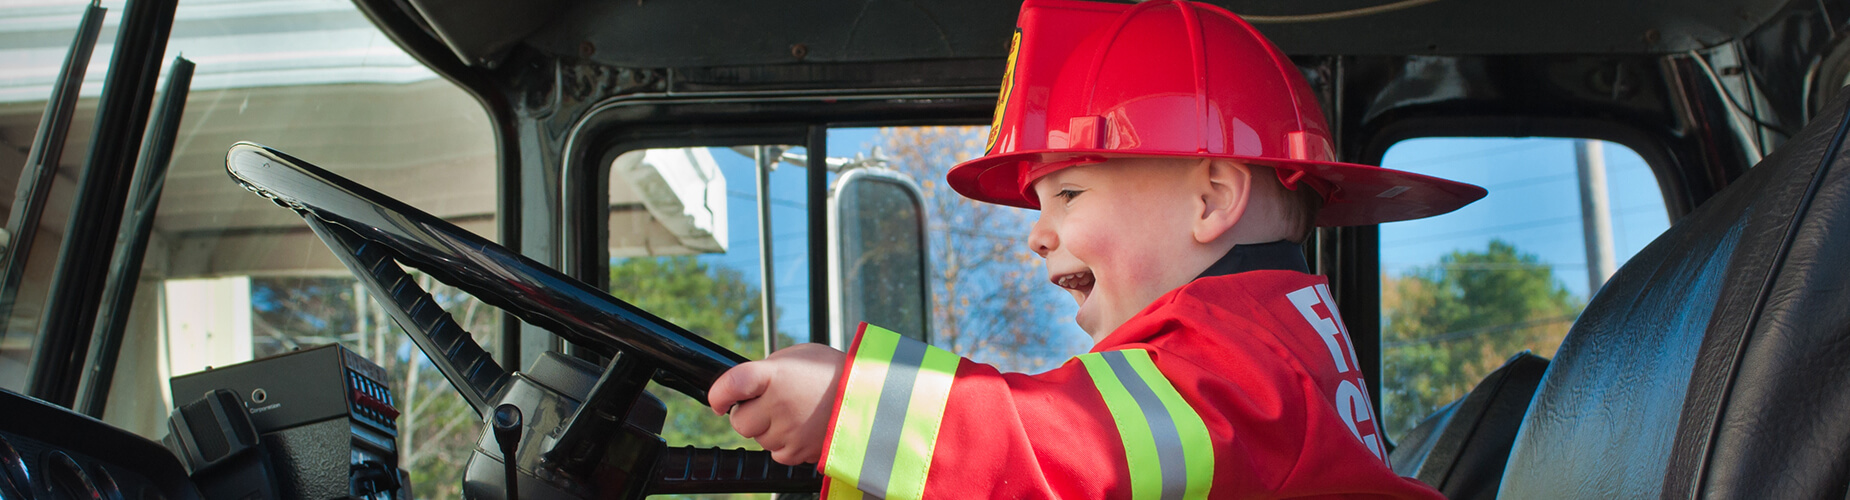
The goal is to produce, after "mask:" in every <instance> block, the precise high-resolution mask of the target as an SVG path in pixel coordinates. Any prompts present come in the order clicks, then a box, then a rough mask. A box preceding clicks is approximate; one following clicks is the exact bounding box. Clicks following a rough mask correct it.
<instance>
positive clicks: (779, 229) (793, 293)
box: [705, 128, 1669, 336]
mask: <svg viewBox="0 0 1850 500" xmlns="http://www.w3.org/2000/svg"><path fill="white" fill-rule="evenodd" d="M876 134H877V130H876V129H870V128H861V129H834V130H831V131H830V135H829V155H830V156H834V157H851V156H854V154H855V153H857V152H862V153H864V152H866V151H867V148H868V146H869V145H871V144H873V143H874V142H875V139H876V138H877V137H876ZM1604 146H1605V157H1606V168H1607V178H1608V180H1609V182H1608V190H1609V196H1610V199H1611V200H1610V205H1611V210H1612V215H1613V221H1612V227H1613V235H1614V245H1613V246H1614V253H1615V254H1616V256H1617V257H1618V261H1619V262H1620V264H1623V263H1624V261H1625V260H1626V259H1627V258H1629V257H1630V256H1631V255H1633V254H1635V253H1637V252H1638V250H1639V249H1641V248H1643V247H1644V245H1645V244H1647V243H1649V242H1650V241H1651V240H1652V239H1653V238H1655V237H1656V236H1657V235H1658V234H1659V233H1661V232H1663V231H1664V229H1665V228H1667V227H1668V226H1669V220H1668V218H1667V216H1666V215H1665V210H1664V203H1663V196H1662V194H1661V192H1660V191H1659V190H1658V186H1657V181H1656V180H1655V179H1654V178H1653V177H1652V176H1651V173H1650V171H1649V169H1648V168H1647V167H1646V166H1645V164H1644V161H1643V159H1641V158H1640V157H1639V156H1638V155H1637V154H1636V153H1633V152H1632V151H1631V150H1629V149H1626V148H1625V147H1624V146H1620V145H1618V144H1614V143H1605V145H1604ZM797 151H799V152H801V151H802V150H801V149H800V148H799V149H798V150H797ZM713 157H714V159H715V160H716V161H717V162H718V163H719V165H720V169H721V171H722V173H723V174H724V175H725V177H726V183H727V191H728V193H729V199H728V211H729V212H730V213H729V217H730V219H729V220H728V227H729V230H730V232H731V235H730V238H731V239H730V245H729V249H728V250H729V251H728V252H727V253H726V254H717V255H708V256H706V257H705V259H707V260H709V261H710V262H714V263H716V264H719V265H723V266H726V267H730V268H733V269H737V270H739V271H741V272H742V274H744V275H745V277H746V279H747V280H748V281H750V282H751V283H752V284H753V285H754V286H757V285H758V284H759V277H758V273H759V270H758V253H757V252H758V250H757V249H758V225H757V205H756V200H755V196H756V194H755V193H756V186H755V184H754V182H755V180H754V179H755V177H754V173H753V162H752V160H751V159H750V158H747V157H746V156H743V155H740V154H738V153H734V152H732V151H730V150H725V149H715V150H714V151H713ZM1382 163H1383V164H1384V166H1387V167H1390V168H1399V169H1404V170H1410V171H1414V172H1419V173H1423V174H1428V175H1435V176H1439V177H1444V178H1448V179H1454V180H1458V181H1463V182H1470V183H1473V184H1477V185H1480V186H1484V187H1485V188H1486V189H1488V190H1489V191H1490V194H1489V196H1487V197H1486V198H1485V199H1483V200H1481V201H1478V202H1477V203H1474V204H1472V205H1470V206H1467V207H1465V208H1463V209H1461V210H1459V211H1457V212H1453V213H1451V214H1446V215H1442V216H1439V217H1433V218H1429V219H1422V220H1418V221H1409V222H1400V223H1393V224H1386V225H1383V226H1382V229H1381V241H1382V248H1381V260H1382V269H1383V271H1384V272H1387V273H1389V274H1394V275H1400V274H1405V273H1407V272H1409V271H1411V270H1413V269H1415V268H1417V267H1419V266H1426V265H1432V264H1434V263H1436V262H1438V260H1439V257H1440V256H1443V255H1445V254H1447V253H1449V252H1452V251H1455V250H1479V251H1481V250H1483V249H1485V248H1486V247H1488V244H1489V241H1490V239H1491V238H1502V239H1503V240H1505V241H1508V242H1510V243H1512V244H1514V245H1515V246H1516V248H1518V249H1519V250H1522V251H1525V252H1528V253H1533V254H1535V255H1536V256H1538V257H1539V258H1540V260H1541V261H1542V262H1544V263H1547V264H1549V265H1551V266H1553V268H1554V269H1555V273H1556V277H1557V278H1558V279H1559V281H1560V282H1561V284H1562V285H1563V286H1565V287H1566V288H1567V289H1568V290H1569V291H1570V292H1572V293H1574V294H1575V295H1577V296H1580V297H1586V295H1587V288H1588V284H1587V278H1586V273H1587V265H1586V250H1585V247H1584V238H1583V235H1582V232H1581V229H1580V224H1581V219H1580V199H1579V191H1578V187H1577V184H1576V175H1575V163H1574V148H1573V141H1572V140H1568V139H1553V138H1468V139H1460V138H1427V139H1414V140H1410V141H1405V142H1402V143H1399V144H1396V145H1395V146H1394V147H1392V148H1390V149H1389V150H1388V152H1387V155H1386V156H1385V157H1384V158H1383V161H1382ZM804 175H805V173H804V169H803V168H800V167H794V166H790V165H780V166H779V167H778V168H777V169H776V170H775V171H774V172H773V173H772V175H771V193H772V206H771V212H772V217H771V219H772V232H773V236H772V245H773V247H772V248H773V255H774V257H773V264H774V272H775V274H774V281H775V285H776V295H775V297H776V301H777V305H778V309H779V310H780V312H781V314H780V315H779V316H778V317H777V324H778V328H779V330H781V331H783V332H785V333H791V334H797V335H799V336H800V335H801V334H802V333H803V332H806V331H807V328H808V325H809V323H810V319H811V318H810V317H809V301H810V297H809V296H808V290H809V260H808V240H809V231H808V226H807V224H806V223H805V217H806V214H807V213H808V207H807V202H806V200H805V199H804V196H803V189H804ZM1051 299H1061V300H1064V297H1051ZM1051 299H1050V300H1051ZM1069 323H1070V322H1069ZM1065 326H1070V325H1065Z"/></svg>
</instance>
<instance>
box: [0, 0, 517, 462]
mask: <svg viewBox="0 0 1850 500" xmlns="http://www.w3.org/2000/svg"><path fill="white" fill-rule="evenodd" d="M85 3H87V2H83V1H63V2H38V3H32V4H29V5H19V4H13V5H7V6H0V31H4V32H6V35H8V36H6V37H4V38H0V40H5V41H6V43H7V44H8V45H6V46H3V47H0V68H6V71H4V72H0V127H4V128H3V129H0V136H3V137H6V138H8V140H9V141H11V142H14V143H17V144H21V145H23V144H25V143H27V142H29V141H30V138H31V137H32V133H33V131H34V129H35V128H36V127H37V122H38V116H39V114H40V113H42V112H43V110H44V107H45V99H46V97H47V95H49V93H50V92H49V89H50V86H51V84H52V81H53V80H54V79H55V77H56V75H57V67H58V65H59V64H60V63H61V62H62V60H63V54H64V52H65V51H66V50H67V48H68V46H69V44H70V40H71V34H72V31H73V30H74V29H75V27H76V25H77V19H78V16H79V14H80V13H81V12H82V9H83V6H84V4H85ZM103 6H104V7H106V8H108V9H110V10H109V14H110V15H109V17H108V18H107V19H106V21H105V28H104V29H105V33H106V34H105V36H104V37H103V39H102V41H100V42H99V46H98V47H97V49H96V54H95V56H94V57H93V58H92V61H91V64H90V69H89V71H88V72H87V76H86V79H85V80H86V84H85V86H84V90H83V93H82V97H83V99H82V101H80V103H79V109H81V110H87V112H90V113H93V109H94V107H95V106H96V100H97V96H98V95H99V94H100V91H101V85H100V83H101V81H102V79H103V77H104V76H105V74H106V67H107V64H108V62H109V54H110V51H111V50H112V48H113V47H112V46H111V45H112V44H111V43H110V42H111V40H112V39H113V35H112V34H109V32H110V31H112V30H113V29H114V27H115V26H117V24H119V20H120V13H121V12H122V10H123V5H122V2H120V1H117V2H107V1H106V2H103ZM176 55H184V57H186V58H187V59H190V60H192V61H193V62H195V63H196V64H197V65H198V66H197V71H196V73H195V76H194V78H193V83H192V91H191V94H190V95H189V96H188V98H187V106H186V112H185V114H184V116H183V118H182V121H181V130H180V134H179V138H178V141H177V142H176V144H175V147H174V153H173V160H172V166H171V169H170V171H169V173H168V174H167V178H166V186H165V189H164V193H163V195H162V197H161V200H160V207H159V212H158V214H157V216H156V218H155V222H154V231H153V235H152V237H151V240H150V244H149V248H148V251H147V257H146V260H145V262H144V265H143V269H142V275H141V280H140V286H139V287H138V288H137V289H136V291H135V292H136V293H135V302H134V307H133V312H132V313H131V315H130V316H131V318H130V322H129V325H128V328H127V330H126V332H125V335H124V343H123V347H122V349H121V357H120V360H119V361H118V363H117V369H116V372H115V377H114V381H113V383H112V385H111V391H110V393H109V401H108V403H109V404H108V405H107V407H106V412H105V414H104V415H103V419H104V420H105V421H106V422H108V423H111V424H114V425H117V426H119V427H123V428H126V429H129V430H132V431H134V432H137V433H139V434H141V435H143V436H146V437H149V438H152V439H158V438H159V437H160V436H161V435H162V434H165V433H166V420H167V415H168V411H169V410H168V409H170V408H173V406H174V403H175V399H176V398H178V399H186V400H190V399H191V398H196V397H198V395H196V394H194V395H173V394H169V393H168V384H167V380H168V378H169V377H172V376H175V375H182V374H186V373H192V372H197V371H200V370H203V369H206V368H207V367H211V366H224V365H228V364H232V363H237V362H240V361H247V360H251V359H254V358H260V357H264V356H269V355H272V354H278V353H283V352H288V351H291V350H294V349H297V348H306V347H313V346H317V345H322V344H328V343H340V344H343V345H346V346H347V347H348V348H349V349H352V350H353V351H354V352H356V353H359V354H361V355H363V356H365V357H367V358H368V359H370V360H372V361H373V362H375V363H378V364H379V365H381V366H382V367H384V368H385V369H386V372H387V378H389V379H390V380H389V385H390V386H391V389H392V391H393V392H394V393H395V394H396V395H397V396H398V400H399V401H400V402H401V403H400V405H399V406H400V408H401V409H402V411H403V415H402V416H401V417H400V419H399V422H400V423H401V426H400V428H399V433H400V438H399V443H400V446H401V456H400V467H402V468H404V469H405V470H407V471H409V472H410V473H411V476H412V481H413V483H414V484H417V485H419V486H418V489H417V493H418V494H419V495H427V496H428V497H429V498H456V497H459V496H460V495H461V493H460V490H459V489H458V488H459V487H460V484H461V470H462V466H463V463H464V461H465V460H467V459H468V456H469V453H468V450H469V449H470V447H471V446H472V445H473V440H474V439H475V438H476V437H477V436H478V434H477V432H478V428H477V423H478V422H479V419H478V418H477V417H476V416H475V415H474V413H473V412H472V411H470V410H469V408H468V406H467V405H466V404H465V403H464V402H463V400H462V399H461V398H460V397H459V396H458V395H457V394H456V392H455V391H454V390H453V389H452V388H450V386H449V383H448V382H447V381H445V380H444V379H443V378H442V376H441V375H439V374H438V373H437V372H436V371H435V370H434V369H432V368H431V367H430V365H429V364H428V362H426V361H425V358H424V356H423V354H422V353H421V352H418V351H417V350H416V349H415V348H414V347H413V346H412V344H411V343H410V341H409V340H407V339H406V337H405V336H404V335H403V334H402V333H399V332H398V330H397V326H396V325H394V324H393V323H392V322H391V321H389V320H387V319H386V317H385V314H384V312H383V311H382V310H380V309H379V308H378V306H376V305H375V304H373V303H372V302H371V301H370V300H369V299H368V298H366V296H365V295H364V294H363V293H362V292H361V291H360V289H359V288H358V287H357V285H356V283H355V281H354V280H353V278H351V277H349V276H348V274H347V272H346V270H345V269H344V268H342V267H341V266H340V264H339V263H338V262H336V261H335V260H334V259H333V257H332V255H331V254H329V253H328V250H327V248H326V247H325V246H323V245H322V244H321V242H320V241H319V240H317V239H316V238H315V237H314V235H313V234H311V233H310V232H309V230H308V228H307V226H305V225H303V223H302V221H301V219H300V218H299V217H298V216H296V215H295V214H294V213H292V212H290V211H288V210H283V209H280V208H277V207H276V206H274V205H271V204H270V203H269V202H268V201H267V200H264V199H262V198H260V197H257V196H252V195H251V194H250V193H248V192H245V191H244V190H243V189H242V188H240V187H238V186H237V185H236V184H234V183H232V182H231V181H230V179H229V178H227V177H226V175H225V171H224V158H225V151H226V148H227V147H228V146H230V145H231V144H232V143H233V142H236V141H254V142H258V143H262V144H265V145H268V146H271V147H275V148H278V149H281V150H284V151H287V152H289V153H290V154H293V155H296V156H298V157H301V158H304V159H308V160H310V161H313V162H316V163H317V164H319V165H322V166H324V167H326V168H328V169H330V170H333V171H335V172H337V173H339V174H341V175H343V176H347V177H349V178H351V179H353V180H355V181H358V182H360V183H362V184H365V185H367V186H370V187H372V188H373V189H376V190H378V191H381V192H383V193H386V194H387V195H389V196H392V197H395V198H398V199H400V200H403V201H405V202H406V203H409V204H411V205H413V206H417V207H419V208H421V209H423V210H425V211H428V212H431V213H433V214H435V215H437V216H439V217H443V218H444V219H446V220H449V221H450V222H452V223H455V224H457V225H460V226H462V227H464V228H466V229H468V230H470V231H473V232H475V233H476V234H479V235H481V236H484V237H487V238H489V239H491V240H492V239H495V237H496V232H495V220H496V212H495V192H496V190H495V147H494V137H493V134H492V131H491V129H490V123H489V120H488V117H487V115H486V113H484V112H483V111H482V108H481V106H480V105H479V104H478V103H477V102H476V101H475V100H474V99H473V98H471V97H470V96H468V95H467V94H465V93H464V92H462V91H461V90H460V89H458V88H456V87H455V86H454V85H453V84H451V83H449V82H447V81H444V80H442V79H440V78H438V77H437V75H436V74H435V73H432V72H431V71H430V70H429V69H427V68H425V67H424V66H423V65H422V64H420V63H418V62H417V61H416V60H414V59H412V58H411V57H410V56H408V55H406V54H405V53H404V52H403V51H401V50H399V49H398V47H397V46H395V45H394V44H393V43H392V41H391V40H390V39H388V38H387V37H386V36H385V35H384V34H382V33H380V32H379V31H378V29H377V28H374V27H373V25H372V23H371V22H369V21H368V20H367V19H366V17H365V16H363V15H362V14H361V13H360V12H359V11H358V10H356V9H355V8H354V6H353V4H351V3H349V2H345V1H339V0H334V1H325V0H283V1H272V2H261V3H253V2H242V1H223V0H184V1H182V2H180V6H179V10H178V12H177V13H176V21H175V23H174V28H173V32H172V38H171V40H170V41H169V43H168V48H167V56H166V57H164V58H162V60H163V61H165V60H170V59H171V58H172V57H173V56H176ZM163 71H164V70H163ZM163 74H164V72H163ZM76 121H77V123H79V124H80V126H79V127H78V128H76V129H75V130H73V131H72V133H71V136H70V142H69V145H68V146H67V147H66V154H65V155H64V156H63V161H62V162H61V164H62V165H63V166H64V169H65V171H64V172H63V173H61V175H60V178H59V179H58V181H57V182H58V184H57V187H56V188H54V195H55V196H54V198H53V199H52V200H51V202H50V203H49V205H48V209H47V214H46V216H45V218H44V221H45V223H44V227H43V228H41V232H40V233H39V237H38V239H37V240H36V244H35V245H34V249H33V253H32V254H31V255H30V257H29V262H28V264H29V266H31V269H32V272H30V273H28V274H27V275H26V282H25V285H24V286H23V287H22V289H21V292H20V294H19V297H20V300H19V303H18V304H17V306H16V307H15V308H14V314H13V317H12V318H10V321H9V322H8V323H7V330H6V332H7V333H6V336H5V341H4V343H0V386H4V387H6V388H8V389H13V390H18V391H23V390H24V383H25V373H26V363H27V361H28V360H29V359H30V352H31V342H32V338H33V335H34V333H35V332H36V331H37V324H38V315H39V312H40V310H41V309H42V304H43V302H44V299H45V296H46V290H45V287H46V280H48V279H49V275H50V269H51V267H52V265H53V263H54V262H55V260H56V258H57V254H56V251H55V249H56V247H57V245H58V243H59V240H60V239H61V235H62V232H63V231H62V226H63V223H64V222H63V221H64V218H65V216H66V215H67V214H68V211H69V204H70V203H71V200H70V198H69V197H70V195H69V192H70V186H71V185H72V184H74V180H75V179H74V176H75V173H74V172H75V168H76V167H77V166H79V165H81V164H82V162H83V159H84V158H83V157H84V152H86V151H87V148H88V142H89V131H88V130H87V129H86V128H85V127H86V126H87V116H80V117H79V118H78V120H76ZM22 148H23V146H22ZM3 149H5V150H7V151H11V150H12V148H3ZM5 154H11V153H5ZM0 163H3V164H4V165H6V166H9V167H13V168H17V167H16V166H17V165H20V164H22V163H24V162H23V159H22V161H4V162H0ZM0 178H5V179H15V178H17V175H16V173H15V174H10V175H9V174H0ZM7 191H8V192H10V191H11V190H10V189H9V190H7ZM424 281H425V282H426V288H427V289H431V290H432V291H433V292H435V294H436V295H437V297H438V300H439V302H441V303H443V305H445V306H446V308H447V309H448V310H449V311H450V312H451V313H452V314H453V315H454V316H455V317H456V318H457V319H458V321H459V323H461V324H462V325H463V326H464V328H465V329H467V330H469V331H471V332H472V333H474V334H475V335H476V337H477V339H478V342H480V343H482V344H484V345H485V346H486V347H487V348H488V349H489V350H490V351H491V352H495V351H497V349H498V346H497V343H498V342H497V340H498V339H499V335H498V332H499V327H500V321H499V317H500V315H499V314H498V312H496V311H495V310H493V309H492V308H488V307H485V306H482V305H481V304H479V303H478V302H476V301H474V300H470V299H468V298H467V296H466V295H462V294H458V293H455V292H454V291H451V290H449V289H447V288H445V287H442V286H439V285H437V284H434V283H429V282H430V281H431V280H429V279H428V278H425V279H424Z"/></svg>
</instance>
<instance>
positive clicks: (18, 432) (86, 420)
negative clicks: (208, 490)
mask: <svg viewBox="0 0 1850 500" xmlns="http://www.w3.org/2000/svg"><path fill="white" fill-rule="evenodd" d="M0 415H4V417H0V443H3V444H4V445H0V499H4V500H12V499H14V498H23V499H32V500H67V499H76V500H90V499H103V500H163V499H164V500H200V498H201V497H200V496H199V490H198V489H197V488H194V487H193V484H192V483H191V482H190V481H189V480H188V479H187V476H186V470H185V469H184V468H183V467H181V465H180V461H179V459H177V458H175V457H174V456H173V453H171V452H169V451H167V448H166V447H164V446H161V445H160V444H159V443H155V442H154V441H149V440H148V439H147V438H143V437H141V436H137V435H135V434H134V433H131V432H128V431H125V430H122V429H117V428H115V427H112V426H110V425H109V424H105V423H103V422H101V421H98V420H96V419H93V418H90V417H87V416H83V415H80V414H78V413H76V412H72V411H70V410H66V409H64V408H60V407H58V406H54V405H52V404H50V403H46V402H44V401H40V400H37V399H33V398H30V397H26V396H22V395H20V394H18V393H15V392H12V391H8V390H4V389H0ZM13 488H20V489H24V490H26V491H15V490H13Z"/></svg>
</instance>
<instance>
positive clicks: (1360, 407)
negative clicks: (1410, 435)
mask: <svg viewBox="0 0 1850 500" xmlns="http://www.w3.org/2000/svg"><path fill="white" fill-rule="evenodd" d="M1285 298H1288V299H1290V300H1291V305H1292V306H1296V307H1297V309H1298V314H1301V315H1303V316H1304V321H1306V322H1309V323H1310V327H1311V329H1313V330H1316V331H1317V337H1318V338H1320V339H1322V340H1323V345H1324V347H1327V348H1329V350H1330V361H1332V362H1334V363H1335V364H1336V373H1337V375H1338V376H1339V378H1340V381H1341V382H1340V383H1339V384H1338V385H1337V387H1336V395H1335V399H1336V401H1335V403H1336V413H1337V416H1339V417H1341V418H1342V421H1343V425H1347V426H1349V433H1350V434H1351V435H1354V436H1355V438H1356V439H1357V440H1359V441H1361V442H1362V444H1363V445H1365V446H1367V447H1368V451H1370V452H1373V453H1374V454H1375V457H1376V458H1379V459H1381V460H1382V461H1386V460H1387V456H1386V455H1385V454H1384V453H1382V449H1381V438H1380V436H1378V435H1376V432H1375V412H1374V405H1373V404H1371V403H1370V402H1369V400H1368V392H1367V391H1366V390H1364V389H1362V388H1363V387H1367V386H1368V385H1367V382H1366V381H1364V380H1362V372H1361V370H1357V369H1352V368H1351V367H1356V365H1355V363H1354V361H1355V359H1356V358H1355V346H1353V345H1351V342H1350V341H1349V331H1348V329H1347V328H1345V327H1344V326H1343V317H1342V313H1341V312H1339V311H1337V310H1336V300H1335V299H1333V298H1331V296H1330V288H1329V287H1328V286H1325V285H1313V286H1307V287H1304V288H1302V289H1299V290H1297V291H1295V292H1291V293H1288V294H1285ZM1317 306H1323V311H1321V312H1320V311H1318V310H1317ZM1325 313H1328V315H1325Z"/></svg>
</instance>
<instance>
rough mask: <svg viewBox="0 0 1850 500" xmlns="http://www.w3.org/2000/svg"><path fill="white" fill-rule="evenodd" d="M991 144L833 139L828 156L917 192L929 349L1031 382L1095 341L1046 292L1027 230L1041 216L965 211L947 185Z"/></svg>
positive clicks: (952, 130)
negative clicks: (900, 180) (882, 172)
mask: <svg viewBox="0 0 1850 500" xmlns="http://www.w3.org/2000/svg"><path fill="white" fill-rule="evenodd" d="M988 134H989V129H988V128H987V127H942V126H924V127H881V128H840V129H832V130H830V131H829V150H830V151H829V156H831V157H841V158H854V159H861V160H863V161H864V163H871V164H877V165H880V166H882V167H883V168H884V169H886V170H890V171H893V172H897V173H899V174H903V175H904V176H906V177H909V178H910V179H911V180H912V181H913V182H916V183H917V184H918V188H919V191H920V195H921V198H922V201H923V204H924V210H923V212H924V214H923V215H924V218H925V240H926V247H927V248H926V253H927V254H928V255H927V258H926V260H927V261H928V262H930V267H929V268H928V269H927V272H926V275H925V279H924V281H925V282H926V283H925V284H926V290H927V293H926V297H925V298H926V307H927V309H929V311H930V320H929V322H928V324H929V325H930V328H931V329H932V331H931V333H930V335H929V336H928V338H929V339H930V340H931V342H932V344H934V345H937V346H939V347H943V348H945V349H949V350H950V351H951V352H955V353H957V354H960V355H963V356H967V357H970V358H971V359H974V360H977V361H980V362H985V363H991V364H995V365H997V366H999V367H1002V368H1003V369H1005V370H1011V371H1022V372H1029V373H1032V372H1037V371H1041V370H1045V369H1048V368H1052V367H1055V366H1058V365H1059V363H1060V362H1062V361H1064V360H1066V358H1068V357H1070V356H1072V355H1074V354H1079V353H1083V352H1085V351H1086V350H1088V349H1090V348H1091V346H1092V340H1091V338H1090V337H1088V336H1086V334H1085V332H1084V331H1082V330H1080V329H1079V326H1078V325H1077V324H1074V323H1073V314H1075V312H1076V310H1077V307H1076V306H1075V305H1074V304H1073V299H1072V297H1070V296H1069V295H1067V294H1066V292H1064V291H1062V290H1061V289H1060V288H1059V287H1056V286H1054V285H1052V284H1050V283H1048V281H1047V270H1046V268H1045V266H1043V265H1042V263H1041V259H1040V257H1038V256H1036V255H1034V252H1032V251H1030V250H1029V249H1028V245H1027V243H1026V242H1027V234H1028V227H1029V225H1031V224H1033V223H1034V221H1035V219H1036V218H1037V217H1038V216H1039V214H1038V213H1036V212H1034V211H1032V210H1023V209H1018V208H1013V207H1005V206H1001V205H994V204H989V203H981V202H977V201H972V200H970V199H969V198H965V197H963V196H962V195H959V194H957V192H956V191H953V190H951V187H950V186H949V185H947V184H945V182H944V176H945V173H946V172H949V171H950V168H951V166H953V165H956V164H957V163H959V162H962V161H965V160H969V159H971V158H975V157H977V156H979V155H981V154H982V152H983V151H982V149H983V144H984V142H985V140H986V139H987V138H988ZM866 160H877V161H866ZM845 216H846V215H845V214H844V217H845ZM850 293H851V294H852V292H850Z"/></svg>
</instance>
